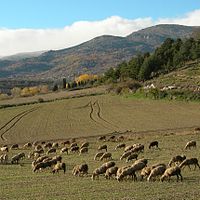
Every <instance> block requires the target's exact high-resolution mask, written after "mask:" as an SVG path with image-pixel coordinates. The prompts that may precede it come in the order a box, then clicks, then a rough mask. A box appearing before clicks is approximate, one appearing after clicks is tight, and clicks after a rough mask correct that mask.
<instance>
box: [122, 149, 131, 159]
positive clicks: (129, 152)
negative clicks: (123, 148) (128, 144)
mask: <svg viewBox="0 0 200 200" xmlns="http://www.w3.org/2000/svg"><path fill="white" fill-rule="evenodd" d="M131 154H132V152H131V151H127V152H125V153H123V154H122V156H121V157H120V160H123V159H124V158H128V156H130V155H131Z"/></svg>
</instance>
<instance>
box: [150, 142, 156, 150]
mask: <svg viewBox="0 0 200 200" xmlns="http://www.w3.org/2000/svg"><path fill="white" fill-rule="evenodd" d="M152 147H157V148H158V141H153V142H151V143H150V144H149V149H151V148H152Z"/></svg>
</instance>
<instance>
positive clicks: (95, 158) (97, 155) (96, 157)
mask: <svg viewBox="0 0 200 200" xmlns="http://www.w3.org/2000/svg"><path fill="white" fill-rule="evenodd" d="M103 154H104V152H98V153H97V154H96V155H95V156H94V160H97V159H98V158H100V157H101V156H102V155H103Z"/></svg>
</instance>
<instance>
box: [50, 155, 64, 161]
mask: <svg viewBox="0 0 200 200" xmlns="http://www.w3.org/2000/svg"><path fill="white" fill-rule="evenodd" d="M52 160H56V161H58V162H62V156H54V157H53V158H52Z"/></svg>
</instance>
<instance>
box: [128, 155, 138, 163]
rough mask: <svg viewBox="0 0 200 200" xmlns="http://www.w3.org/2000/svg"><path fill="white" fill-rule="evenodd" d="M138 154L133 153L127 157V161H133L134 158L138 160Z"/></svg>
mask: <svg viewBox="0 0 200 200" xmlns="http://www.w3.org/2000/svg"><path fill="white" fill-rule="evenodd" d="M137 158H138V155H137V154H131V155H129V156H128V157H127V159H126V162H129V161H132V160H133V159H136V160H137Z"/></svg>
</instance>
